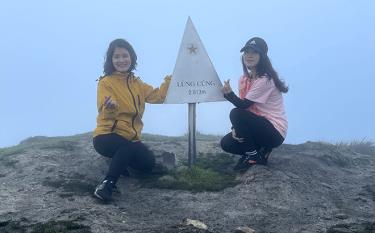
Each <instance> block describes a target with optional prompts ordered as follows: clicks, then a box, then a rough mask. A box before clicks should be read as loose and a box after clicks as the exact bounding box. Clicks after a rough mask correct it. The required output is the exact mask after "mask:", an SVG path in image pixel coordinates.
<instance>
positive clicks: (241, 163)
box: [233, 154, 252, 171]
mask: <svg viewBox="0 0 375 233" xmlns="http://www.w3.org/2000/svg"><path fill="white" fill-rule="evenodd" d="M249 158H250V157H249V156H248V155H246V154H245V155H242V157H241V158H240V159H239V160H238V162H237V164H236V165H235V166H234V168H233V170H234V171H246V170H247V169H249V168H250V167H251V165H252V164H249V163H248V162H247V161H249Z"/></svg>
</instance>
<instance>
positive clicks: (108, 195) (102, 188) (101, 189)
mask: <svg viewBox="0 0 375 233" xmlns="http://www.w3.org/2000/svg"><path fill="white" fill-rule="evenodd" d="M114 187H115V182H113V181H110V180H104V181H103V182H102V183H100V184H99V185H98V186H97V187H96V189H95V192H94V196H95V197H97V198H99V199H100V200H102V201H105V202H107V201H110V200H111V199H112V191H113V188H114Z"/></svg>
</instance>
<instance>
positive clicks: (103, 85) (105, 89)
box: [97, 79, 118, 119]
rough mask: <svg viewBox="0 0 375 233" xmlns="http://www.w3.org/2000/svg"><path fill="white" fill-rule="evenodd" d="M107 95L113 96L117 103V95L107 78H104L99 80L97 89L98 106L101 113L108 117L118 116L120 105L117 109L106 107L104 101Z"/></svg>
mask: <svg viewBox="0 0 375 233" xmlns="http://www.w3.org/2000/svg"><path fill="white" fill-rule="evenodd" d="M106 97H107V98H108V97H111V100H113V101H115V102H116V103H117V100H116V98H115V95H114V93H113V91H112V88H111V87H110V86H109V85H108V83H107V82H106V80H104V79H102V80H100V81H99V84H98V90H97V108H98V113H99V115H102V116H103V117H104V118H106V119H114V118H116V115H117V111H118V107H116V108H115V109H107V108H105V107H104V102H105V99H106Z"/></svg>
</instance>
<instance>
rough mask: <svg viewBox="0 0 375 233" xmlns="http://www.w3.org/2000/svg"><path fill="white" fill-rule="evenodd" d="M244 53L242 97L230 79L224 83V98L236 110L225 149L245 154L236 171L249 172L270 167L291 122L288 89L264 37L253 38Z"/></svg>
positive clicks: (240, 86)
mask: <svg viewBox="0 0 375 233" xmlns="http://www.w3.org/2000/svg"><path fill="white" fill-rule="evenodd" d="M241 52H243V55H242V65H243V72H244V73H243V75H242V77H241V78H240V80H239V97H237V96H236V94H234V92H233V91H232V88H231V86H230V84H229V80H227V81H224V87H223V93H224V97H225V98H226V99H227V100H228V101H230V102H231V103H233V105H234V106H235V108H234V109H232V111H231V112H230V121H231V123H232V132H230V133H228V134H227V135H226V136H224V137H223V138H222V140H221V147H222V149H223V150H224V151H226V152H229V153H233V154H239V155H242V157H241V158H240V159H239V161H238V163H237V165H236V166H235V167H234V170H238V171H245V170H247V169H248V168H249V167H250V166H252V165H254V164H261V165H266V164H267V160H268V156H269V154H270V153H271V151H272V148H275V147H278V146H280V145H281V144H282V143H283V141H284V139H285V136H286V132H287V128H288V122H287V119H286V114H285V109H284V102H283V96H282V93H286V92H288V87H287V86H286V85H285V83H284V82H283V81H281V80H280V79H279V76H278V74H277V73H276V71H275V70H274V69H273V67H272V64H271V62H270V59H269V58H268V55H267V52H268V46H267V43H266V42H265V41H264V40H263V39H262V38H259V37H253V38H251V39H250V40H249V41H247V42H246V44H245V46H244V47H243V48H242V49H241Z"/></svg>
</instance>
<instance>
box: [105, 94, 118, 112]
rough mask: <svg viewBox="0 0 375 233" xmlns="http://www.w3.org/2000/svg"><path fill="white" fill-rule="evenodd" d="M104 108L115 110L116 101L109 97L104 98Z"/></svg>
mask: <svg viewBox="0 0 375 233" xmlns="http://www.w3.org/2000/svg"><path fill="white" fill-rule="evenodd" d="M104 108H106V109H110V110H114V109H116V108H117V103H116V101H114V100H112V99H111V96H105V97H104Z"/></svg>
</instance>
